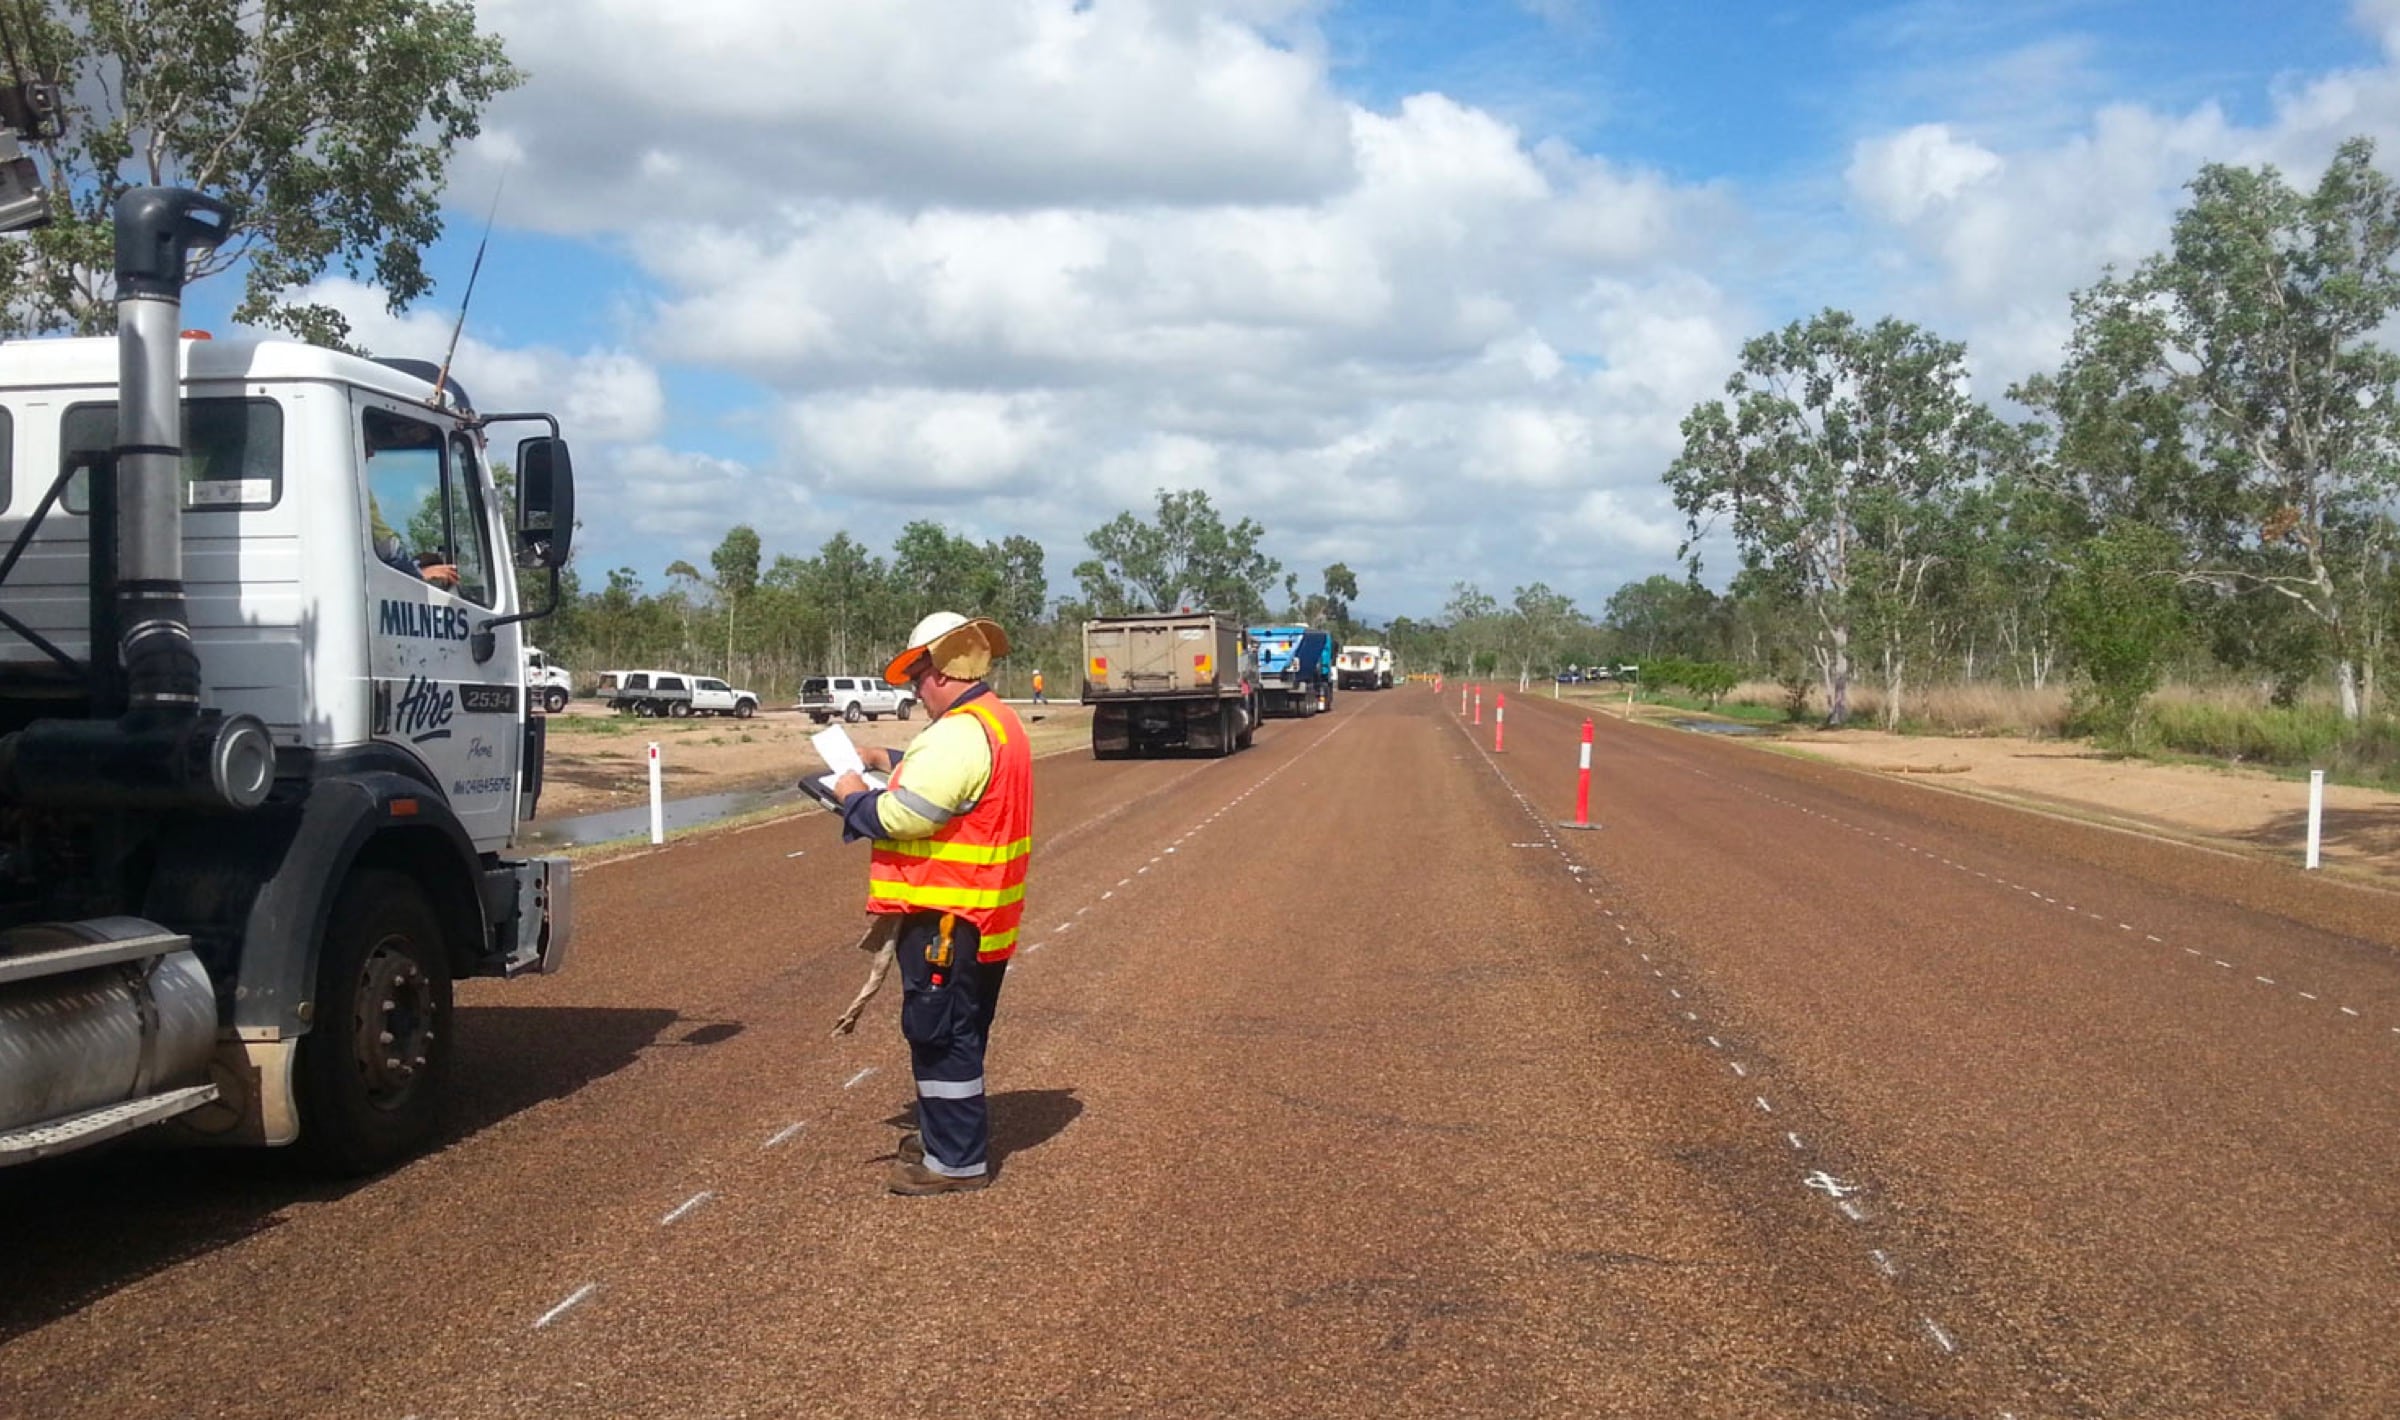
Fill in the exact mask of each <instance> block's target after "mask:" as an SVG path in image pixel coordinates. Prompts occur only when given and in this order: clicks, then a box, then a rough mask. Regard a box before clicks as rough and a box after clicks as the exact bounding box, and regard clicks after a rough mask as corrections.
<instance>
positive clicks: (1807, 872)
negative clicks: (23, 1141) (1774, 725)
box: [0, 687, 2400, 1420]
mask: <svg viewBox="0 0 2400 1420" xmlns="http://www.w3.org/2000/svg"><path fill="white" fill-rule="evenodd" d="M1456 710H1457V700H1456V697H1455V695H1454V694H1445V695H1435V694H1433V693H1431V692H1429V691H1427V690H1425V689H1423V688H1422V687H1416V688H1404V689H1400V690H1394V691H1391V692H1385V693H1380V694H1352V695H1347V696H1344V697H1342V698H1341V700H1340V701H1339V705H1338V708H1337V710H1336V712H1335V713H1334V714H1332V715H1330V716H1325V717H1320V718H1318V719H1315V720H1311V721H1306V722H1300V721H1273V722H1269V724H1268V725H1267V726H1265V727H1264V728H1263V729H1262V731H1261V734H1260V736H1259V741H1258V747H1257V748H1256V749H1254V750H1252V751H1251V752H1248V753H1245V754H1241V755H1237V756H1235V757H1233V758H1231V759H1226V760H1169V761H1153V762H1134V763H1107V764H1100V763H1094V762H1092V761H1089V760H1087V759H1083V758H1080V757H1072V756H1066V757H1059V758H1053V759H1048V760H1045V761H1043V762H1042V763H1041V765H1040V766H1039V769H1038V770H1037V780H1036V782H1037V786H1038V787H1037V792H1038V795H1039V802H1038V812H1037V825H1036V832H1037V835H1038V836H1037V841H1036V857H1035V865H1034V869H1033V877H1032V882H1031V889H1030V892H1029V896H1028V901H1029V904H1030V907H1029V912H1028V917H1027V921H1026V932H1025V937H1024V940H1025V942H1026V944H1027V945H1026V946H1025V948H1024V949H1023V950H1022V951H1021V952H1020V954H1019V956H1018V958H1017V963H1016V965H1015V966H1014V967H1012V969H1011V971H1010V974H1009V978H1008V985H1007V989H1006V993H1005V995H1004V998H1003V1000H1002V1002H1001V1006H1000V1013H999V1022H998V1026H997V1028H996V1038H995V1044H994V1048H993V1054H992V1059H991V1081H992V1085H993V1089H994V1100H993V1109H994V1120H995V1139H994V1152H995V1156H996V1159H997V1173H998V1178H997V1182H996V1183H995V1185H994V1186H993V1187H992V1188H991V1189H989V1190H987V1191H985V1192H982V1193H978V1194H970V1195H962V1196H955V1197H947V1198H934V1199H898V1198H891V1197H887V1196H885V1195H883V1194H882V1193H881V1192H880V1185H881V1181H882V1177H883V1174H884V1171H885V1170H886V1169H887V1168H888V1166H889V1161H890V1151H891V1146H892V1142H893V1140H894V1137H895V1134H894V1127H895V1124H896V1123H897V1122H898V1121H899V1120H901V1119H902V1118H903V1117H904V1111H905V1107H906V1105H907V1103H908V1101H909V1095H910V1092H909V1087H908V1076H907V1069H906V1056H905V1052H904V1050H903V1048H902V1046H901V1045H900V1043H899V1041H898V1039H897V1030H896V1027H895V1025H894V1012H895V1010H896V992H894V993H891V994H887V995H886V996H885V997H884V998H883V999H880V1000H878V1001H877V1002H876V1003H875V1005H874V1006H872V1007H871V1008H870V1009H869V1012H868V1015H867V1019H866V1021H865V1022H864V1023H863V1024H862V1026H861V1029H860V1032H859V1034H858V1035H856V1036H852V1037H847V1038H833V1037H830V1036H829V1035H828V1033H827V1032H828V1028H829V1026H830V1024H831V1022H832V1020H833V1018H834V1017H835V1015H836V1014H837V1013H838V1012H839V1010H840V1009H841V1007H842V1005H843V1004H844V1003H845V1002H846V1001H847V1000H848V998H849V996H850V994H851V993H852V991H854V990H855V988H856V986H857V984H858V978H859V973H860V971H861V969H862V967H863V961H862V960H861V959H859V958H858V957H857V954H856V953H854V952H853V951H851V950H850V946H849V943H850V942H851V941H852V940H853V939H854V938H855V936H856V935H857V930H858V927H859V917H858V913H857V908H858V903H859V900H860V898H861V895H862V891H863V883H862V879H863V875H864V871H865V865H864V855H863V852H861V851H860V850H859V849H858V848H856V847H852V848H847V849H845V848H843V847H841V846H840V845H839V844H838V843H837V842H836V835H835V829H834V824H833V821H832V819H831V818H830V817H829V816H824V815H814V816H809V817H803V818H797V819H791V820H784V821H779V822H776V823H771V824H767V825H763V826H759V827H754V828H749V829H744V830H738V831H731V832H727V833H722V834H717V835H711V836H706V837H701V838H695V839H691V840H686V841H682V842H679V843H676V844H674V845H671V846H669V847H668V848H666V849H664V850H661V851H657V852H653V853H649V854H645V855H642V856H638V857H632V858H627V859H623V860H619V861H614V862H609V863H606V864H603V865H600V866H598V867H596V868H594V869H592V870H591V871H589V872H588V874H586V875H585V876H584V877H583V879H582V881H581V882H579V884H578V891H579V898H578V904H577V906H578V913H579V918H580V923H579V926H580V931H581V937H580V939H579V940H580V946H581V951H580V955H579V957H578V959H577V961H576V962H575V964H574V967H573V969H572V970H571V971H569V972H568V973H567V974H565V975H562V976H558V977H552V978H543V979H539V980H533V981H521V982H516V983H492V982H476V983H470V984H468V985H466V986H463V987H462V988H461V991H460V1001H461V1010H460V1012H459V1016H460V1019H459V1028H460V1040H461V1044H460V1058H459V1067H460V1069H459V1078H458V1083H459V1086H460V1088H459V1092H458V1098H457V1107H456V1109H455V1110H454V1112H453V1114H454V1117H453V1119H452V1121H451V1126H450V1130H449V1133H448V1136H447V1142H446V1143H445V1145H444V1146H443V1147H442V1148H440V1149H439V1150H438V1151H436V1152H434V1153H432V1154H430V1155H429V1156H427V1157H425V1158H423V1159H421V1160H419V1161H417V1162H415V1163H413V1164H411V1165H409V1166H407V1167H405V1168H402V1169H399V1170H397V1171H395V1172H393V1173H391V1174H389V1175H387V1176H385V1177H382V1178H379V1179H375V1180H372V1181H369V1182H366V1183H363V1184H352V1185H343V1186H328V1185H325V1184H322V1183H318V1182H312V1181H310V1180H308V1179H306V1178H304V1177H302V1176H299V1175H297V1174H296V1173H295V1172H294V1171H293V1170H292V1169H291V1168H290V1167H289V1166H288V1165H287V1164H286V1163H285V1161H284V1160H282V1159H281V1158H278V1157H276V1156H272V1155H238V1154H226V1155H213V1154H191V1153H163V1152H149V1151H139V1150H133V1149H123V1150H118V1151H116V1152H113V1153H109V1154H105V1155H102V1156H98V1157H86V1158H78V1159H68V1160H62V1161H59V1162H58V1163H56V1164H53V1165H49V1166H45V1167H42V1168H37V1169H32V1170H18V1171H14V1172H12V1173H9V1174H5V1175H0V1218H5V1220H6V1222H5V1226H6V1227H7V1229H8V1231H9V1240H8V1243H7V1245H6V1248H5V1250H4V1251H0V1257H4V1258H5V1261H0V1396H5V1397H6V1398H7V1399H6V1402H5V1403H4V1404H0V1411H5V1412H6V1413H9V1414H24V1415H42V1416H53V1415H55V1416H68V1415H94V1416H111V1417H125V1416H150V1415H160V1416H167V1415H174V1416H184V1415H194V1416H217V1415H222V1416H251V1415H278V1416H286V1415H340V1416H374V1417H391V1420H400V1417H405V1416H419V1417H424V1418H425V1420H433V1417H447V1416H460V1417H473V1416H519V1415H522V1416H561V1415H661V1416H666V1415H674V1416H685V1415H705V1416H739V1415H758V1416H773V1415H862V1416H865V1415H878V1416H880V1415H910V1414H926V1415H947V1414H959V1413H979V1414H1010V1415H1017V1414H1024V1415H1031V1414H1044V1415H1060V1414H1101V1415H1142V1416H1152V1415H1218V1414H1244V1415H1377V1416H1381V1415H1458V1414H1494V1415H1515V1414H1548V1415H1626V1416H1659V1415H1708V1416H1714V1415H1779V1416H1786V1415H1829V1416H1831V1415H1873V1416H1895V1415H1903V1416H1905V1415H1958V1416H1993V1417H1997V1416H2002V1415H2013V1416H2018V1417H2032V1416H2043V1415H2108V1416H2126V1415H2157V1416H2194V1415H2210V1416H2215V1415H2288V1414H2306V1415H2359V1416H2378V1415H2390V1414H2394V1413H2400V1360H2395V1356H2400V1346H2395V1345H2394V1344H2393V1343H2392V1342H2391V1341H2390V1339H2389V1337H2388V1336H2387V1335H2386V1333H2387V1332H2388V1331H2389V1330H2390V1317H2391V1316H2392V1314H2393V1313H2394V1311H2395V1310H2396V1309H2400V1190H2396V1189H2395V1188H2394V1187H2393V1185H2392V1180H2393V1179H2394V1177H2395V1176H2400V1085H2396V1082H2400V956H2396V955H2395V948H2400V897H2395V896H2393V895H2390V894H2385V893H2378V892H2375V891H2372V890H2369V889H2365V888H2359V887H2355V886H2348V885H2343V884H2334V883H2324V882H2318V881H2313V880H2309V879H2307V878H2304V877H2303V876H2302V875H2301V874H2299V873H2298V872H2296V871H2284V870H2279V869H2276V868H2273V867H2271V866H2269V865H2265V864H2261V863H2258V862H2255V861H2250V860H2243V859H2236V858H2230V857H2224V856H2221V855H2216V854H2211V853H2208V852H2205V851H2201V850H2195V849H2192V848H2188V847H2183V846H2177V845H2170V844H2163V843H2160V842H2157V841H2154V840H2150V839H2146V838H2142V837H2138V836H2134V835H2129V834H2123V833H2117V832H2112V831H2110V830H2107V829H2103V828H2096V827H2092V826H2088V825H2083V824H2075V823H2068V822H2064V821H2060V820H2056V819H2050V818H2046V817H2042V816H2039V815H2033V814H2026V813H2021V812H2017V811H2013V810H2009V809H2005V808H2002V807H1999V806H1996V805H1993V804H1989V803H1986V802H1982V801H1979V800H1973V799H1968V798H1964V797H1960V796H1957V795H1951V794H1944V793H1941V792H1939V791H1936V790H1931V789H1926V788H1922V787H1919V786H1916V785H1912V784H1898V783H1891V782H1887V781H1883V780H1879V779H1876V778H1873V777H1871V776H1866V775H1861V774H1856V773H1852V772H1849V771H1844V770H1840V769H1836V768H1832V767H1829V766H1825V765H1821V764H1812V763H1803V762H1799V761H1795V760H1791V759H1787V758H1784V757H1781V756H1778V755H1776V754H1773V753H1770V752H1765V751H1761V750H1758V749H1755V748H1752V747H1749V746H1743V745H1738V744H1726V743H1721V742H1716V741H1712V740H1709V739H1706V738H1704V737H1701V736H1697V735H1691V734H1685V733H1680V732H1676V731H1672V730H1666V729H1659V728H1653V727H1648V726H1642V725H1627V724H1623V723H1620V722H1616V721H1610V720H1604V721H1602V722H1601V724H1600V725H1599V726H1598V729H1597V745H1596V748H1595V755H1594V764H1595V783H1596V787H1595V793H1594V805H1595V814H1594V817H1595V818H1597V819H1598V820H1599V821H1600V822H1601V824H1602V825H1603V826H1602V827H1601V828H1600V829H1599V830H1598V831H1596V832H1590V833H1575V832H1571V831H1566V830H1562V829H1559V828H1557V827H1555V826H1554V825H1555V821H1556V820H1558V819H1560V818H1562V817H1564V816H1566V815H1567V814H1568V812H1569V811H1570V809H1571V807H1572V794H1573V788H1574V765H1575V742H1576V737H1577V734H1578V731H1579V729H1580V726H1581V717H1580V714H1577V713H1572V712H1570V711H1569V710H1568V709H1567V708H1566V707H1562V706H1557V705H1551V704H1546V703H1544V702H1542V701H1540V700H1538V699H1531V698H1528V699H1525V700H1522V701H1520V702H1519V704H1517V705H1512V706H1511V720H1510V723H1509V726H1508V733H1509V740H1508V746H1507V752H1506V753H1505V754H1500V755H1494V754H1492V753H1490V750H1491V740H1490V738H1489V735H1490V731H1491V726H1490V725H1488V724H1487V725H1485V726H1483V727H1481V728H1480V729H1478V728H1475V727H1472V726H1468V725H1464V724H1462V723H1461V722H1460V720H1459V717H1458V716H1457V714H1456V713H1455V712H1456Z"/></svg>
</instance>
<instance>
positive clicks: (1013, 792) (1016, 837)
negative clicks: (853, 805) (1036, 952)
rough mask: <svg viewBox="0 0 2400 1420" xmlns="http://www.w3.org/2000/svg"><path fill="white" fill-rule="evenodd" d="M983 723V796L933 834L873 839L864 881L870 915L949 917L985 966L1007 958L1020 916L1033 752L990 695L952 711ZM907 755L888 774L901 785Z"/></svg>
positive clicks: (1012, 717) (1028, 851)
mask: <svg viewBox="0 0 2400 1420" xmlns="http://www.w3.org/2000/svg"><path fill="white" fill-rule="evenodd" d="M949 713H950V714H953V715H972V716H974V717H975V720H976V722H977V723H979V724H980V725H982V727H983V732H984V740H985V742H986V744H987V745H988V746H989V747H990V749H991V753H992V773H991V779H990V781H989V782H988V783H987V784H986V785H985V786H984V790H983V795H982V797H981V798H979V799H978V800H977V801H976V802H975V803H974V804H973V805H972V806H971V807H969V808H966V809H964V810H961V811H960V812H959V813H958V814H957V815H955V816H954V817H952V818H951V819H950V820H949V822H947V823H944V824H943V825H942V826H941V827H940V828H939V829H938V830H936V831H935V832H934V833H933V835H932V836H931V837H927V838H908V839H892V838H879V839H876V840H875V845H874V857H873V862H872V864H871V866H870V868H869V870H868V877H867V911H869V912H947V913H950V914H951V915H953V916H955V917H959V918H961V919H963V920H965V921H967V922H970V923H973V924H974V926H975V930H976V932H977V934H978V935H979V936H980V938H981V941H980V942H979V943H978V944H977V946H976V951H975V955H976V957H977V959H979V960H982V961H1006V960H1007V959H1008V957H1009V956H1010V954H1012V953H1013V952H1015V951H1016V947H1017V924H1018V922H1019V921H1020V920H1021V919H1022V918H1023V917H1024V914H1025V873H1026V869H1027V867H1028V866H1029V865H1030V864H1031V861H1032V857H1033V750H1032V746H1031V744H1030V743H1029V742H1028V741H1027V739H1026V736H1025V727H1024V726H1023V725H1022V724H1020V723H1019V722H1018V720H1017V717H1016V712H1014V711H1012V710H1010V709H1009V708H1008V707H1007V706H1006V705H1004V704H1002V703H1000V702H999V701H998V700H997V699H996V698H994V697H990V696H978V697H977V698H975V699H974V700H970V701H967V702H965V703H964V704H960V705H955V706H952V707H951V709H950V711H949ZM907 765H908V761H907V759H906V757H905V756H904V757H903V758H902V759H901V761H900V766H899V768H897V769H895V770H894V771H893V774H892V781H891V787H892V788H894V789H897V788H899V787H900V778H901V775H902V774H903V773H905V772H906V770H907Z"/></svg>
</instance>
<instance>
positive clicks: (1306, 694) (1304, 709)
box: [1250, 626, 1333, 720]
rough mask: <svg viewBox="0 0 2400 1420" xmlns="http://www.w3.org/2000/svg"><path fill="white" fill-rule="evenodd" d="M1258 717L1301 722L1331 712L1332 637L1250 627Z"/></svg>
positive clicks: (1305, 631) (1295, 629)
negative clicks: (1256, 679) (1256, 678)
mask: <svg viewBox="0 0 2400 1420" xmlns="http://www.w3.org/2000/svg"><path fill="white" fill-rule="evenodd" d="M1250 650H1251V654H1252V655H1253V656H1255V657H1256V658H1257V663H1258V707H1259V713H1260V714H1261V715H1265V716H1269V717H1287V718H1295V719H1302V720H1305V719H1307V718H1308V717H1309V716H1311V715H1318V714H1322V713H1324V712H1325V711H1327V710H1331V709H1332V708H1333V637H1332V636H1331V635H1330V634H1328V633H1326V632H1323V631H1311V630H1310V629H1309V628H1307V627H1305V626H1253V627H1251V628H1250Z"/></svg>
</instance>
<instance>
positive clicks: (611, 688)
mask: <svg viewBox="0 0 2400 1420" xmlns="http://www.w3.org/2000/svg"><path fill="white" fill-rule="evenodd" d="M600 693H601V695H603V696H605V697H606V698H607V700H608V708H610V709H611V710H617V711H630V712H632V713H633V714H636V715H648V716H652V717H654V718H655V717H659V716H665V717H667V718H669V719H674V720H680V719H683V718H684V717H685V716H687V715H731V716H733V717H735V718H736V719H741V720H747V719H749V718H750V717H751V716H753V715H755V714H757V713H758V695H757V692H755V691H748V690H736V689H734V688H733V687H732V686H730V685H727V684H726V683H725V682H723V681H721V680H718V679H717V678H716V677H714V676H704V675H686V674H685V673H683V672H682V671H603V672H601V674H600Z"/></svg>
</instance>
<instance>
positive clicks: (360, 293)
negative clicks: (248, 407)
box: [296, 277, 667, 443]
mask: <svg viewBox="0 0 2400 1420" xmlns="http://www.w3.org/2000/svg"><path fill="white" fill-rule="evenodd" d="M296 299H297V300H300V301H302V302H309V303H320V304H323V305H328V306H331V307H333V308H334V309H335V310H337V311H340V312H341V313H342V315H343V316H344V317H345V318H346V319H347V320H348V321H349V322H350V333H351V340H352V343H354V344H356V345H358V346H359V347H360V348H362V349H365V350H368V351H370V352H372V353H374V354H376V355H387V356H408V357H411V358H415V359H420V360H430V361H432V362H434V363H435V364H439V363H441V360H442V357H443V354H444V353H445V352H446V351H448V350H449V348H450V330H451V325H452V321H453V319H454V318H453V317H449V316H443V315H438V314H435V313H434V312H432V311H429V310H417V311H411V312H409V313H407V314H405V315H398V316H395V315H393V314H391V312H390V311H388V310H386V309H385V304H384V299H383V294H382V293H381V292H379V291H377V290H374V289H373V288H371V287H367V286H363V285H361V284H359V283H358V282H356V281H351V280H347V279H344V278H339V277H336V278H331V279H328V280H324V281H319V282H317V283H316V284H314V285H312V286H310V287H308V288H307V289H306V290H304V291H302V292H300V293H299V294H298V296H297V297H296ZM450 369H451V374H452V377H453V378H455V379H456V380H457V381H458V383H459V384H460V385H462V386H464V387H465V389H466V391H467V393H468V394H469V395H471V396H472V397H473V398H474V400H475V402H476V405H477V406H478V407H479V408H483V409H490V410H501V409H518V410H522V409H546V410H548V411H550V412H551V413H553V414H556V415H558V417H559V418H560V419H561V420H562V421H564V423H565V424H566V425H567V427H569V428H570V429H572V430H574V431H575V434H576V436H577V437H579V438H582V439H588V440H591V441H593V442H596V443H633V442H639V441H641V440H645V439H650V438H654V437H656V436H657V434H658V433H659V431H660V429H661V428H663V427H664V425H665V423H666V406H667V397H666V391H665V388H664V387H663V386H662V385H661V384H660V382H659V377H658V371H657V369H656V368H655V367H654V366H652V365H651V364H650V363H649V362H648V361H646V360H644V359H642V358H641V357H639V356H637V355H635V354H633V353H631V352H630V351H626V350H619V349H605V348H601V349H591V350H585V351H583V352H581V353H578V354H570V353H568V352H566V351H563V350H558V349H555V348H552V347H549V346H541V345H533V346H507V345H496V344H493V343H491V342H489V341H487V340H485V339H484V338H482V337H481V336H479V335H475V334H466V335H463V336H461V337H460V339H459V342H458V355H457V358H456V359H455V360H453V361H452V362H451V366H450Z"/></svg>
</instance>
